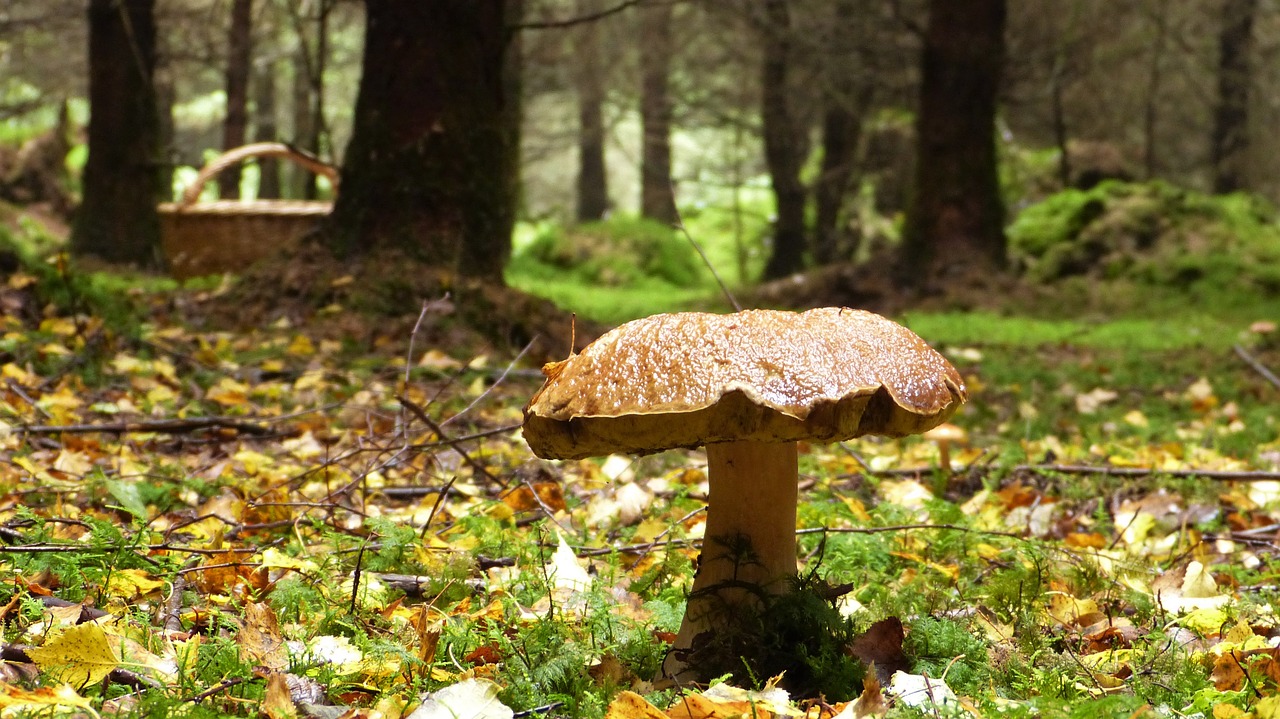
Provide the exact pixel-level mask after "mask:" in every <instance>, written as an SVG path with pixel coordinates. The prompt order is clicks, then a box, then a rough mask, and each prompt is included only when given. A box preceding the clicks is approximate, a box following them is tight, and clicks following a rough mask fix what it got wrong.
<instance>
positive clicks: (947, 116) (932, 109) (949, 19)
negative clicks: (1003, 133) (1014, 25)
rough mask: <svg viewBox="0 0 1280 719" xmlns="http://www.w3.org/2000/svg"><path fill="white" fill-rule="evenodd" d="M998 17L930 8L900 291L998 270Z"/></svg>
mask: <svg viewBox="0 0 1280 719" xmlns="http://www.w3.org/2000/svg"><path fill="white" fill-rule="evenodd" d="M1005 12H1006V10H1005V0H971V1H970V2H965V3H958V2H954V0H930V2H929V25H928V28H927V29H926V31H925V37H924V51H923V60H922V76H921V87H920V108H919V111H918V114H917V117H916V138H917V142H918V143H919V151H918V156H917V157H918V159H917V163H916V176H915V192H914V196H913V197H912V200H911V203H910V206H909V208H908V211H907V221H906V226H905V228H904V232H903V240H902V248H901V253H902V254H901V256H900V258H899V267H898V270H899V276H900V279H901V280H902V281H903V282H904V283H907V284H910V285H914V286H922V285H926V284H928V283H929V282H930V281H932V280H936V279H940V278H942V277H943V276H944V275H952V274H959V273H961V272H962V271H964V270H967V269H976V270H977V271H979V272H985V271H988V270H990V269H994V268H999V267H1002V266H1004V264H1005V249H1006V240H1005V235H1004V205H1003V203H1002V201H1001V198H1000V184H999V179H998V177H997V172H996V125H995V119H996V95H997V91H998V89H999V86H1000V70H1001V67H1002V65H1003V63H1004V25H1005Z"/></svg>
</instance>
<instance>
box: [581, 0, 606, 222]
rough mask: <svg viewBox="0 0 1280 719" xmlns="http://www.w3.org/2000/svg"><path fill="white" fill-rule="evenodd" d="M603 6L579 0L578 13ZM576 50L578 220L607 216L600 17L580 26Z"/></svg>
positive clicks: (584, 14) (584, 13)
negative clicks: (598, 19)
mask: <svg viewBox="0 0 1280 719" xmlns="http://www.w3.org/2000/svg"><path fill="white" fill-rule="evenodd" d="M598 10H599V7H598V3H597V2H596V1H595V0H578V14H579V15H582V16H586V15H589V14H591V13H594V12H597V11H598ZM576 33H577V34H576V36H575V38H574V54H575V56H576V57H575V62H576V64H577V74H576V80H577V86H578V221H579V222H591V221H594V220H601V219H604V216H605V214H606V213H607V212H608V211H609V185H608V176H607V173H606V170H605V162H604V139H605V134H604V96H605V90H604V77H603V74H604V62H603V59H602V57H601V53H600V24H599V21H596V22H588V23H584V24H583V25H582V26H581V27H579V28H578V29H577V30H576Z"/></svg>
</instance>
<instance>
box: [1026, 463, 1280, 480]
mask: <svg viewBox="0 0 1280 719" xmlns="http://www.w3.org/2000/svg"><path fill="white" fill-rule="evenodd" d="M1012 470H1013V471H1014V472H1036V473H1043V472H1057V473H1059V474H1101V475H1110V476H1116V477H1152V476H1162V477H1200V478H1202V479H1214V480H1221V481H1224V482H1236V481H1238V482H1250V481H1264V480H1280V472H1267V471H1262V470H1210V469H1156V468H1154V467H1106V466H1097V467H1095V466H1092V465H1087V464H1019V465H1016V466H1014V467H1013V468H1012Z"/></svg>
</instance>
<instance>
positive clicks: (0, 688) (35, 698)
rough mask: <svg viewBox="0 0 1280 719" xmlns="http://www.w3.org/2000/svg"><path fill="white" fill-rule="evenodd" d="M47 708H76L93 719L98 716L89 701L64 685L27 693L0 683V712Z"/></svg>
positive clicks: (10, 685)
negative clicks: (87, 713)
mask: <svg viewBox="0 0 1280 719" xmlns="http://www.w3.org/2000/svg"><path fill="white" fill-rule="evenodd" d="M47 707H76V708H78V709H83V710H85V711H87V712H89V713H90V714H92V715H93V716H95V717H96V716H98V712H96V711H94V709H93V705H92V704H91V703H90V702H89V700H88V699H85V698H84V697H82V696H80V695H79V694H77V693H76V690H75V689H72V688H71V687H70V686H68V685H66V684H63V685H62V686H60V687H58V688H56V689H53V688H50V687H41V688H39V689H33V690H31V691H28V690H26V689H22V688H20V687H15V686H13V685H12V684H5V683H3V682H0V710H11V709H12V710H17V711H23V710H31V711H38V710H40V709H42V708H47ZM5 713H6V714H9V713H12V712H9V711H6V712H5Z"/></svg>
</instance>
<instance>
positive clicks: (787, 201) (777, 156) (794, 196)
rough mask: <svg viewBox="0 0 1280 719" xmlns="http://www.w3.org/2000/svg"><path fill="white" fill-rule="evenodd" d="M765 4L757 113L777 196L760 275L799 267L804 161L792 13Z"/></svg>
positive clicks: (780, 3)
mask: <svg viewBox="0 0 1280 719" xmlns="http://www.w3.org/2000/svg"><path fill="white" fill-rule="evenodd" d="M764 9H765V23H764V26H763V27H762V28H761V29H762V32H763V35H764V37H763V39H762V42H763V44H764V62H763V64H762V68H761V70H762V72H761V81H760V91H761V108H760V115H761V119H762V120H763V124H764V154H765V162H766V164H768V166H769V175H770V176H771V177H772V179H773V195H774V197H775V198H776V201H777V219H776V220H774V223H773V251H772V252H771V253H770V254H769V261H768V262H767V263H766V264H765V268H764V277H765V279H776V278H779V277H785V276H786V275H789V274H791V273H793V272H798V271H799V270H800V269H802V268H803V267H804V254H805V250H806V249H807V248H806V247H805V245H806V243H807V238H806V237H805V222H804V204H805V187H804V183H803V182H801V181H800V167H801V165H802V164H803V163H804V155H805V148H804V142H803V137H802V135H801V134H800V132H799V130H798V128H797V127H796V123H795V118H794V117H793V116H792V111H791V103H790V99H789V95H790V92H789V89H790V88H789V75H790V72H791V13H790V10H789V9H788V7H787V0H765V3H764Z"/></svg>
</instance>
